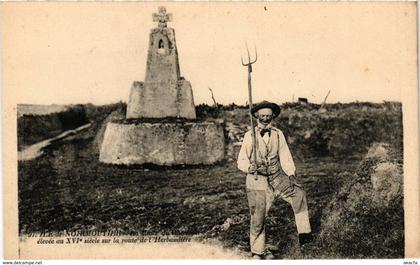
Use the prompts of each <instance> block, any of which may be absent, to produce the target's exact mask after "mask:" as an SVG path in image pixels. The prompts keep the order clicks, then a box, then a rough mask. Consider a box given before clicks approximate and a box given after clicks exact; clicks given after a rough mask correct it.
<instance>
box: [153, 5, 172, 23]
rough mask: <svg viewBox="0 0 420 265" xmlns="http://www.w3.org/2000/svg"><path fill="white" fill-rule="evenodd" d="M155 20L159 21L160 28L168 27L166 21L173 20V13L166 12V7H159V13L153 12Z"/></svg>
mask: <svg viewBox="0 0 420 265" xmlns="http://www.w3.org/2000/svg"><path fill="white" fill-rule="evenodd" d="M153 21H154V22H159V24H158V25H159V28H166V22H170V21H172V14H170V13H166V8H165V7H163V6H161V7H159V13H158V14H156V13H153Z"/></svg>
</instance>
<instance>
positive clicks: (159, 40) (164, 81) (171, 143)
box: [99, 7, 224, 165]
mask: <svg viewBox="0 0 420 265" xmlns="http://www.w3.org/2000/svg"><path fill="white" fill-rule="evenodd" d="M171 18H172V16H171V14H168V13H166V9H165V8H164V7H160V8H159V13H158V14H153V20H154V21H156V22H158V27H157V28H153V29H152V30H151V32H150V37H149V50H148V56H147V67H146V77H145V80H144V82H138V81H134V82H133V85H132V87H131V91H130V98H129V102H128V104H127V113H126V119H124V120H119V121H112V122H109V123H108V124H107V126H106V129H105V133H104V138H103V141H102V144H101V149H100V154H99V160H100V161H101V162H103V163H109V164H125V165H132V164H156V165H183V164H186V165H198V164H213V163H216V162H218V161H221V160H222V159H223V158H224V132H223V126H222V124H220V123H217V122H198V121H197V120H196V113H195V106H194V99H193V93H192V88H191V84H190V82H189V81H187V80H185V78H183V77H182V76H181V74H180V68H179V60H178V51H177V47H176V40H175V30H174V29H173V28H168V27H167V22H169V21H171Z"/></svg>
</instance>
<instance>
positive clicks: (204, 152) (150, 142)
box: [99, 121, 225, 166]
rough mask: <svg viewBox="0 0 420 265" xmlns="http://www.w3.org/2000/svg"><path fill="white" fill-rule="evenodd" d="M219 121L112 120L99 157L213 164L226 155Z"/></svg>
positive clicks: (117, 160)
mask: <svg viewBox="0 0 420 265" xmlns="http://www.w3.org/2000/svg"><path fill="white" fill-rule="evenodd" d="M224 148H225V143H224V132H223V126H222V124H220V123H213V122H201V123H199V122H182V123H181V122H177V123H175V122H174V123H147V122H144V123H125V122H124V121H121V122H109V123H108V124H107V127H106V130H105V134H104V139H103V142H102V146H101V152H100V156H99V161H101V162H103V163H108V164H115V165H134V164H155V165H161V166H173V165H183V164H185V165H210V164H214V163H216V162H219V161H221V160H222V159H223V158H224Z"/></svg>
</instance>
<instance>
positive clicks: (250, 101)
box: [241, 45, 258, 180]
mask: <svg viewBox="0 0 420 265" xmlns="http://www.w3.org/2000/svg"><path fill="white" fill-rule="evenodd" d="M254 49H255V59H254V60H253V61H251V56H250V55H249V50H248V45H246V53H247V55H248V63H244V60H243V59H242V56H241V62H242V65H243V66H247V67H248V103H249V118H250V120H251V137H252V150H253V152H252V155H253V157H252V159H253V160H254V164H255V165H256V164H257V140H256V137H255V128H254V120H253V119H252V112H251V110H252V85H251V73H252V65H253V64H254V63H255V62H256V61H257V58H258V57H257V56H258V55H257V48H256V47H254ZM254 174H255V180H257V179H258V175H257V171H255V173H254Z"/></svg>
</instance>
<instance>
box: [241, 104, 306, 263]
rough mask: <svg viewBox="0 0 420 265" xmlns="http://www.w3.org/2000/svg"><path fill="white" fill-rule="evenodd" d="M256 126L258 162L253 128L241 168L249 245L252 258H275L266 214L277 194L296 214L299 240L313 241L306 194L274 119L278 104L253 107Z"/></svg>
mask: <svg viewBox="0 0 420 265" xmlns="http://www.w3.org/2000/svg"><path fill="white" fill-rule="evenodd" d="M251 114H252V116H254V117H255V118H257V120H258V124H257V126H256V128H255V137H256V152H257V161H256V163H255V162H254V161H253V154H252V152H254V151H255V150H253V148H252V138H251V137H252V136H251V131H248V132H246V133H245V135H244V139H243V142H242V146H241V150H240V151H239V156H238V168H239V169H240V170H241V171H243V172H245V173H247V175H246V190H247V196H248V204H249V209H250V214H251V228H250V245H251V252H252V258H253V259H262V258H265V259H273V258H274V256H273V255H272V254H271V253H270V251H269V250H267V249H266V247H265V217H266V215H267V213H268V210H269V209H270V206H271V204H272V203H273V201H274V199H275V198H277V197H280V198H282V199H283V200H285V201H286V202H288V203H289V204H290V205H291V206H292V208H293V212H294V214H295V221H296V227H297V231H298V233H299V243H300V244H305V243H307V242H308V241H309V240H310V232H311V226H310V224H309V215H308V206H307V203H306V194H305V192H304V191H303V190H302V186H301V185H300V184H298V182H297V181H296V177H295V165H294V163H293V158H292V155H291V154H290V151H289V147H288V146H287V142H286V139H285V137H284V135H283V133H282V131H280V130H279V129H277V128H275V127H273V126H272V125H271V121H272V120H273V119H274V118H275V117H277V116H278V115H279V114H280V107H279V106H278V105H277V104H274V103H271V102H267V101H263V102H261V103H260V104H257V105H256V106H254V107H253V108H252V110H251Z"/></svg>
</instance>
